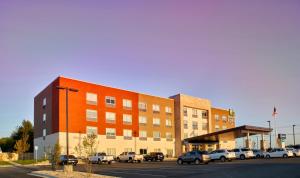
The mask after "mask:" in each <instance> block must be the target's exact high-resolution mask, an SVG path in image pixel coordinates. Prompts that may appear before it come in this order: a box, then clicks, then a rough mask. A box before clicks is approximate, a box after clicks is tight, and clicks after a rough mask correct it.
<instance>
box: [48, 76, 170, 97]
mask: <svg viewBox="0 0 300 178" xmlns="http://www.w3.org/2000/svg"><path fill="white" fill-rule="evenodd" d="M58 78H64V79H69V80H74V81H78V82H83V83H87V84H92V85H96V86H102V87H108V88H112V89H117V90H122V91H127V92H132V93H136V94H142V95H146V96H151V97H156V98H161V99H166V100H170V101H171V100H174V99H171V98H166V97H162V96H155V95H150V94H146V93H141V92H136V91H132V90H126V89H122V88H118V87H112V86H108V85H102V84H97V83H93V82H89V81H84V80H80V79H74V78H71V77H65V76H62V75H60V76H58V77H57V78H56V79H58ZM56 79H55V80H56ZM55 80H54V81H55Z"/></svg>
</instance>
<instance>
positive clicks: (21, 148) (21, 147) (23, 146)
mask: <svg viewBox="0 0 300 178" xmlns="http://www.w3.org/2000/svg"><path fill="white" fill-rule="evenodd" d="M28 138H29V135H26V134H23V136H22V138H21V139H20V140H17V142H16V144H15V146H14V148H15V149H16V150H17V153H18V154H19V155H21V156H22V159H23V160H24V153H25V152H26V151H28V150H29V147H30V144H28V143H27V141H28Z"/></svg>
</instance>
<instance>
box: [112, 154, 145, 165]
mask: <svg viewBox="0 0 300 178" xmlns="http://www.w3.org/2000/svg"><path fill="white" fill-rule="evenodd" d="M143 159H144V157H143V155H139V154H136V153H135V152H123V153H122V154H120V155H119V156H118V157H117V160H118V161H119V162H121V161H126V162H132V163H133V162H138V163H140V162H142V161H143Z"/></svg>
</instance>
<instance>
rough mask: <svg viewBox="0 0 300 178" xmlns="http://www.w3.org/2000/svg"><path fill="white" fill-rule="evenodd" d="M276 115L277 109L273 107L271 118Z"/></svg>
mask: <svg viewBox="0 0 300 178" xmlns="http://www.w3.org/2000/svg"><path fill="white" fill-rule="evenodd" d="M276 114H278V113H277V109H276V108H275V106H274V110H273V113H272V116H273V117H274V118H275V116H276Z"/></svg>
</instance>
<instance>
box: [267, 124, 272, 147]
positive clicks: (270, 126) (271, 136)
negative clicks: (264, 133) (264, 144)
mask: <svg viewBox="0 0 300 178" xmlns="http://www.w3.org/2000/svg"><path fill="white" fill-rule="evenodd" d="M267 122H268V123H269V129H270V130H271V121H267ZM270 148H272V132H270Z"/></svg>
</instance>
